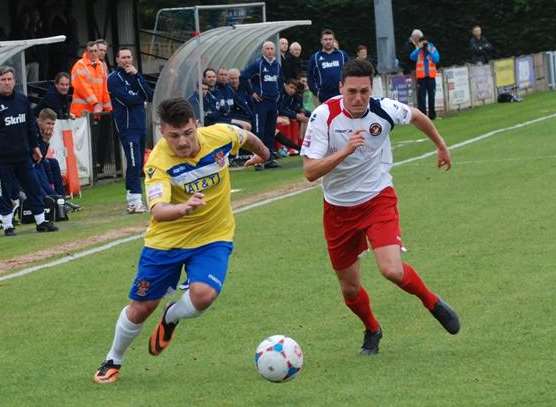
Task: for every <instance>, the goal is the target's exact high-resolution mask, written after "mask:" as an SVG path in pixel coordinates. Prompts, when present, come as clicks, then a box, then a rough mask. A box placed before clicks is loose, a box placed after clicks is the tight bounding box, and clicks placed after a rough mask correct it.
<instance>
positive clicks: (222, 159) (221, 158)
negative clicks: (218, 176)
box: [214, 151, 226, 168]
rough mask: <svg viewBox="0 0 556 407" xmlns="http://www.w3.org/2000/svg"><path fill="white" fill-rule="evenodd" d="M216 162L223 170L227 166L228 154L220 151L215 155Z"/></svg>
mask: <svg viewBox="0 0 556 407" xmlns="http://www.w3.org/2000/svg"><path fill="white" fill-rule="evenodd" d="M214 161H216V164H218V166H219V167H220V168H223V167H224V166H225V165H226V154H224V152H223V151H219V152H217V153H216V154H214Z"/></svg>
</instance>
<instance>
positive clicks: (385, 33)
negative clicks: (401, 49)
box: [374, 0, 398, 73]
mask: <svg viewBox="0 0 556 407" xmlns="http://www.w3.org/2000/svg"><path fill="white" fill-rule="evenodd" d="M374 9H375V26H376V54H377V68H378V71H379V72H380V73H388V72H395V71H397V69H398V67H397V64H396V42H395V38H394V18H393V16H392V0H374Z"/></svg>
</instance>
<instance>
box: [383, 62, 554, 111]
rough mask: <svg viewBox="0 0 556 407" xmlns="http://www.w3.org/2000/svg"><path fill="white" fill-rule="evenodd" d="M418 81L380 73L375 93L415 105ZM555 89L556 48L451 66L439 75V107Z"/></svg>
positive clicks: (458, 107) (444, 108)
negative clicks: (472, 63)
mask: <svg viewBox="0 0 556 407" xmlns="http://www.w3.org/2000/svg"><path fill="white" fill-rule="evenodd" d="M415 85H416V81H415V77H414V76H412V75H401V74H396V75H381V76H377V77H375V78H374V80H373V88H374V89H373V94H374V95H376V96H387V97H390V98H393V99H398V100H399V101H401V102H403V103H407V104H409V105H411V106H415V105H416V104H417V103H416V95H417V94H416V87H415ZM548 89H556V51H547V52H540V53H537V54H532V55H522V56H519V57H512V58H503V59H497V60H494V61H491V62H490V63H489V64H487V65H471V64H467V65H464V66H452V67H447V68H443V69H440V70H439V71H438V74H437V77H436V96H435V105H436V111H437V113H439V114H442V113H445V112H450V111H457V110H461V109H466V108H469V107H475V106H482V105H485V104H489V103H494V102H496V101H497V98H498V95H499V94H500V93H504V92H509V93H512V94H514V95H515V96H523V95H526V94H528V93H531V92H535V91H543V90H548Z"/></svg>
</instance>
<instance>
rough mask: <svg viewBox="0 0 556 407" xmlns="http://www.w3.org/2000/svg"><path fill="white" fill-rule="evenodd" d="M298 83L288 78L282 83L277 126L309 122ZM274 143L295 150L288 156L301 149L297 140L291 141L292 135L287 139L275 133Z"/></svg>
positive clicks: (278, 132)
mask: <svg viewBox="0 0 556 407" xmlns="http://www.w3.org/2000/svg"><path fill="white" fill-rule="evenodd" d="M299 87H300V83H299V81H298V80H296V79H293V78H290V79H288V80H287V81H286V83H284V85H283V89H282V93H281V94H280V99H279V101H278V119H277V124H278V126H289V125H290V123H291V122H292V121H297V122H299V123H307V122H308V121H309V119H308V116H309V113H308V112H306V111H305V110H304V109H303V99H302V98H301V96H300V95H299ZM275 138H276V141H278V142H279V143H281V144H283V145H285V146H286V147H288V148H290V149H293V150H296V151H295V152H294V151H291V150H290V154H292V153H293V154H296V153H298V152H299V150H300V149H301V146H300V143H299V140H295V139H292V135H290V138H288V137H287V136H286V135H284V134H282V133H281V132H280V131H278V130H277V131H276V137H275Z"/></svg>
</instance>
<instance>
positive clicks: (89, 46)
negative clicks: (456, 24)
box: [86, 41, 97, 48]
mask: <svg viewBox="0 0 556 407" xmlns="http://www.w3.org/2000/svg"><path fill="white" fill-rule="evenodd" d="M94 45H97V42H96V41H87V45H86V47H87V48H91V47H92V46H94Z"/></svg>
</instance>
